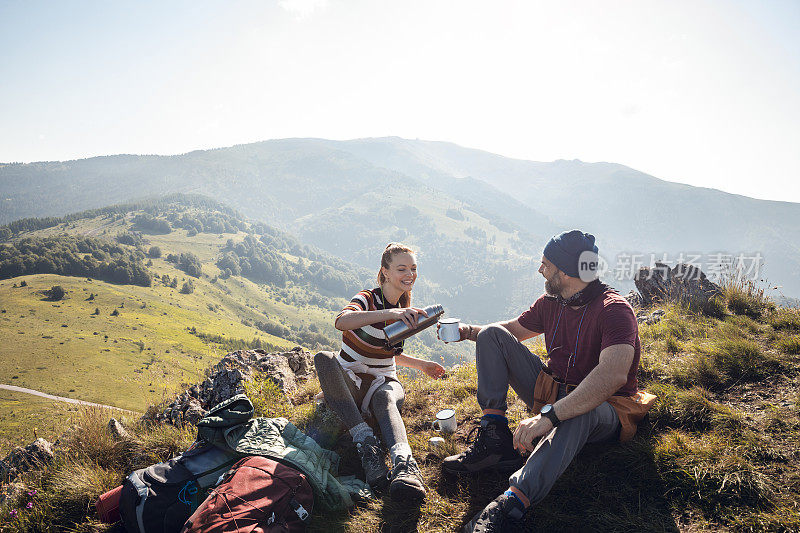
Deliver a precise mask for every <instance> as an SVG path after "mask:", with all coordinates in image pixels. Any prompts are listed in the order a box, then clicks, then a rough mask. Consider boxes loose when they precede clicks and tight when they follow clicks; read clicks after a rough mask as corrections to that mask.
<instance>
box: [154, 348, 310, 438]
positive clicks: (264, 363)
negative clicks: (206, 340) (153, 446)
mask: <svg viewBox="0 0 800 533" xmlns="http://www.w3.org/2000/svg"><path fill="white" fill-rule="evenodd" d="M256 372H260V373H264V374H266V375H267V376H268V377H269V378H270V379H271V380H272V381H273V382H275V384H276V385H278V387H280V389H281V391H282V392H283V393H284V394H290V393H292V392H293V391H294V390H295V389H297V387H298V386H299V385H300V384H302V383H305V382H306V381H308V380H309V379H311V378H313V377H314V375H315V370H314V358H313V356H312V354H311V353H309V352H306V351H304V350H303V349H302V348H300V347H299V346H298V347H296V348H293V349H292V350H291V351H288V352H275V353H267V352H266V351H264V350H237V351H235V352H230V353H228V354H227V355H225V356H224V357H223V358H222V359H221V360H220V361H219V363H217V364H216V365H214V366H212V367H211V368H210V369H209V370H208V371H207V377H206V379H204V380H203V381H202V382H200V383H199V384H195V385H192V386H191V387H189V388H188V389H187V390H186V391H185V392H184V393H182V394H180V395H179V396H178V397H176V398H175V399H174V400H173V401H172V402H171V403H170V404H168V405H167V407H165V408H163V409H162V410H161V411H160V412H156V413H155V414H152V413H151V414H149V415H145V417H144V418H145V419H148V420H152V419H155V420H162V421H165V422H169V423H171V424H174V425H183V424H193V425H194V424H197V422H198V421H199V420H200V419H202V418H203V417H204V416H205V413H206V412H207V410H208V409H209V408H211V407H213V406H215V405H217V404H218V403H220V402H223V401H225V400H227V399H228V398H230V397H232V396H235V395H236V394H241V393H243V392H244V384H245V383H246V382H247V381H249V380H250V379H252V377H253V374H255V373H256Z"/></svg>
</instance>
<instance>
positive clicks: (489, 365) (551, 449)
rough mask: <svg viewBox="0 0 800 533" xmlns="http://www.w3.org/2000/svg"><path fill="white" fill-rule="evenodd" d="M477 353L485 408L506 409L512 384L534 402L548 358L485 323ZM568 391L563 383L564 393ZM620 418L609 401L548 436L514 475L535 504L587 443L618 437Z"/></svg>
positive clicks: (480, 400) (522, 396)
mask: <svg viewBox="0 0 800 533" xmlns="http://www.w3.org/2000/svg"><path fill="white" fill-rule="evenodd" d="M476 344H477V346H476V349H475V358H476V360H477V366H478V404H480V406H481V409H500V410H502V411H506V409H507V407H508V406H507V403H506V396H507V395H508V387H509V385H510V386H511V387H512V388H513V389H514V392H516V393H517V396H519V398H520V399H521V400H522V401H523V402H525V403H526V404H527V405H528V407H529V408H530V407H532V406H533V389H534V386H535V385H536V378H537V377H538V376H539V372H540V371H541V370H542V367H543V365H542V362H541V361H540V360H539V358H538V357H537V356H535V355H533V354H532V353H531V352H530V350H528V349H527V348H526V347H525V346H524V345H523V344H522V343H520V342H519V341H518V340H517V338H516V337H514V336H513V335H512V334H511V333H510V332H509V331H508V330H507V329H505V328H504V327H502V326H497V325H492V326H487V327H484V328H483V329H482V330H481V332H480V333H479V334H478V340H477V343H476ZM564 396H566V388H565V387H563V386H562V387H561V388H559V391H558V398H559V399H561V398H563V397H564ZM619 427H620V423H619V418H618V417H617V413H616V411H614V408H613V407H611V405H609V403H608V402H603V403H601V404H600V405H599V406H597V407H596V408H595V409H593V410H591V411H589V412H588V413H585V414H582V415H580V416H576V417H575V418H570V419H569V420H563V421H562V422H561V424H559V425H558V427H557V428H553V430H552V431H551V432H550V433H549V434H548V435H547V436H545V437H544V438H543V439H542V440H541V441H540V442H539V444H538V445H537V446H536V449H535V450H534V451H533V453H531V455H530V456H529V457H528V460H527V461H526V462H525V464H524V465H523V466H522V468H520V469H519V470H517V471H516V472H514V474H513V475H512V476H511V477H510V478H508V482H509V484H510V485H512V486H514V487H517V488H518V489H520V490H521V491H522V492H523V493H525V495H526V496H527V497H528V499H530V501H531V504H534V503H538V502H539V501H541V500H543V499H544V497H545V496H547V493H548V492H550V489H551V488H552V487H553V485H554V484H555V482H556V480H557V479H558V478H559V476H561V474H563V473H564V471H565V470H566V469H567V467H568V466H569V464H570V463H571V462H572V459H573V458H574V457H575V456H576V455H577V454H578V452H579V451H580V450H581V448H583V445H584V444H586V443H587V442H599V441H603V440H607V439H610V438H612V437H616V436H617V434H618V431H619Z"/></svg>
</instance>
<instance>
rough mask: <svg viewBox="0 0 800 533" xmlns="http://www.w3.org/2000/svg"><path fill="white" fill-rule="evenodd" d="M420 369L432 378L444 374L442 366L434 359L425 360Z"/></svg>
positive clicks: (441, 376)
mask: <svg viewBox="0 0 800 533" xmlns="http://www.w3.org/2000/svg"><path fill="white" fill-rule="evenodd" d="M422 371H423V372H425V373H426V374H428V375H429V376H430V377H432V378H433V379H440V378H443V377H444V374H445V370H444V367H443V366H442V365H440V364H439V363H437V362H435V361H426V362H425V364H424V365H423V366H422Z"/></svg>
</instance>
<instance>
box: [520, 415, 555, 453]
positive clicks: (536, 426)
mask: <svg viewBox="0 0 800 533" xmlns="http://www.w3.org/2000/svg"><path fill="white" fill-rule="evenodd" d="M551 429H553V423H552V422H550V419H549V418H547V417H544V416H542V415H536V416H534V417H533V418H526V419H525V420H523V421H522V422H520V423H519V426H517V429H516V430H515V431H514V448H516V449H517V450H519V451H522V450H527V451H529V452H532V451H533V448H534V445H533V441H534V440H536V439H538V438H539V437H542V436H544V435H547V434H548V433H550V430H551Z"/></svg>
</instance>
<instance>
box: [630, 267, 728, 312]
mask: <svg viewBox="0 0 800 533" xmlns="http://www.w3.org/2000/svg"><path fill="white" fill-rule="evenodd" d="M634 283H635V284H636V288H637V289H638V290H639V293H640V294H641V297H642V306H644V307H646V306H649V305H651V304H653V303H655V302H675V303H682V304H686V305H688V306H689V307H692V308H695V309H702V308H704V307H705V306H706V305H707V304H708V301H709V300H710V299H711V298H713V297H714V296H717V295H719V294H721V293H722V291H721V289H720V287H719V286H718V285H716V284H715V283H712V282H711V281H710V280H709V279H708V278H707V277H706V275H705V274H703V272H702V271H701V270H700V269H699V268H697V267H695V266H692V265H686V264H683V263H679V264H677V265H675V267H674V268H670V267H669V265H665V264H664V263H656V264H655V266H654V267H653V268H649V267H643V268H640V269H639V272H638V273H637V275H636V277H635V279H634Z"/></svg>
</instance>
